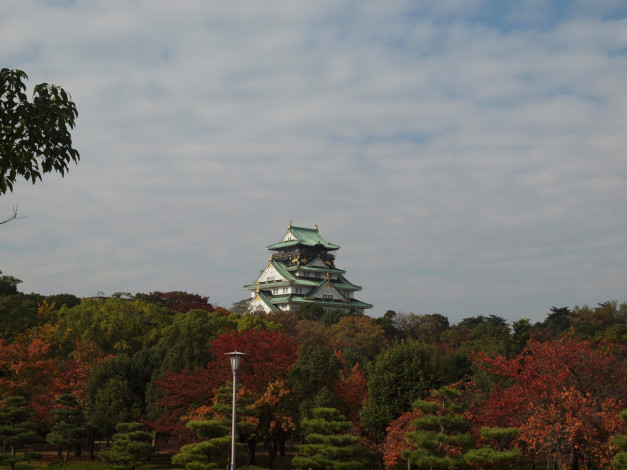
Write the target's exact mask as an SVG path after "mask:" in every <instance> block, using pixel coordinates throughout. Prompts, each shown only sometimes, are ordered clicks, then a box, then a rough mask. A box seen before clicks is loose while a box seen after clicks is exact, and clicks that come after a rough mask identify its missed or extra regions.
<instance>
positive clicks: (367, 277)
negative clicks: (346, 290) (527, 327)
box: [0, 0, 627, 322]
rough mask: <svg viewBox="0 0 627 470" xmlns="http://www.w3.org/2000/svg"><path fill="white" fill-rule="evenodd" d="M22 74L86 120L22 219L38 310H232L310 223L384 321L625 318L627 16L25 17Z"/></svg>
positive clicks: (14, 269) (10, 258) (427, 8)
mask: <svg viewBox="0 0 627 470" xmlns="http://www.w3.org/2000/svg"><path fill="white" fill-rule="evenodd" d="M0 67H7V68H10V69H21V70H24V71H25V72H26V73H27V74H28V77H29V79H28V90H29V94H30V93H31V92H32V87H33V86H34V85H36V84H38V83H42V82H46V83H53V84H56V85H60V86H62V87H63V88H64V89H65V90H66V91H68V92H69V93H70V94H71V96H72V99H73V101H74V102H75V103H76V106H77V108H78V113H79V115H78V119H77V126H76V127H75V129H74V131H73V133H72V135H73V142H74V145H75V147H76V148H77V149H78V151H79V152H80V162H79V164H78V165H74V164H72V166H71V168H70V171H69V173H68V174H66V176H65V177H61V175H59V174H55V173H51V174H47V175H45V176H44V179H43V181H41V182H37V184H35V185H32V184H30V183H28V182H26V181H24V180H19V181H18V182H17V183H16V185H15V187H14V191H13V192H12V193H9V194H6V195H3V196H1V197H0V218H2V219H3V218H5V217H8V216H10V215H11V213H12V208H13V206H15V205H17V206H18V211H19V214H20V215H21V216H23V217H24V218H23V219H19V220H15V221H12V222H10V223H7V224H4V225H1V226H0V270H2V271H3V274H4V275H11V276H15V277H17V278H19V279H21V280H22V281H23V283H22V284H21V285H20V289H21V291H23V292H27V293H29V292H37V293H40V294H44V295H48V294H58V293H71V294H75V295H78V296H81V297H83V296H84V297H87V296H93V295H96V294H97V293H99V292H103V293H105V294H106V295H111V294H114V293H116V292H130V293H137V292H143V293H147V292H153V291H173V290H182V291H186V292H191V293H198V294H201V295H204V296H209V297H210V301H212V302H213V303H214V304H217V305H221V306H223V307H227V308H228V307H230V306H231V305H232V303H233V302H236V301H239V300H241V299H242V298H246V297H247V296H248V295H249V293H248V291H245V290H244V289H243V288H242V286H243V285H244V284H248V283H251V282H253V281H254V280H255V279H256V277H257V276H258V274H259V272H260V270H261V269H263V268H265V266H266V264H267V261H268V257H269V254H270V253H269V252H268V250H267V249H266V246H267V245H270V244H272V243H275V242H278V241H279V240H280V239H281V238H282V237H283V235H284V234H285V232H286V230H287V228H288V224H289V223H290V221H292V223H293V224H294V225H296V226H303V227H313V226H314V224H317V225H318V227H319V230H320V233H321V235H322V236H323V237H324V238H325V239H327V240H328V241H330V242H332V243H336V244H338V245H340V246H341V249H340V250H339V251H338V252H337V257H336V265H337V266H338V267H339V268H342V269H345V270H346V271H347V274H346V277H347V279H348V280H349V281H351V282H353V283H354V284H357V285H360V286H362V287H363V290H362V291H361V292H360V293H359V295H356V297H357V298H358V299H359V300H362V301H365V302H368V303H371V304H373V305H374V307H373V308H372V309H371V310H369V311H367V314H368V315H370V316H375V317H378V316H381V315H382V314H383V313H385V312H386V311H387V310H390V309H391V310H396V311H398V312H405V313H416V314H424V313H441V314H443V315H446V316H447V317H448V318H449V320H450V321H451V322H458V321H460V320H461V319H463V318H466V317H470V316H475V315H499V316H502V317H503V318H506V319H508V320H516V319H520V318H529V319H531V320H533V321H541V320H542V319H544V318H545V316H546V314H547V312H548V311H549V310H550V308H551V307H552V306H557V307H562V306H570V307H573V306H575V305H580V306H581V305H584V304H585V305H590V306H596V305H597V303H599V302H604V301H607V300H617V301H619V302H624V301H626V300H627V294H626V291H625V286H626V283H625V281H626V280H627V155H626V152H625V149H626V148H627V132H626V131H625V129H627V93H626V92H625V90H626V86H627V3H626V2H624V1H622V0H580V1H561V0H554V1H546V0H517V1H506V0H432V1H427V0H408V1H405V0H386V1H369V0H360V1H348V0H334V1H325V0H317V1H315V2H313V1H307V2H306V1H299V0H277V1H275V0H268V1H250V0H237V1H217V0H216V1H200V0H198V1H190V0H178V1H176V2H172V1H163V0H126V1H122V0H89V1H87V0H85V1H80V0H76V1H61V0H47V1H37V0H32V1H24V0H4V1H2V2H0Z"/></svg>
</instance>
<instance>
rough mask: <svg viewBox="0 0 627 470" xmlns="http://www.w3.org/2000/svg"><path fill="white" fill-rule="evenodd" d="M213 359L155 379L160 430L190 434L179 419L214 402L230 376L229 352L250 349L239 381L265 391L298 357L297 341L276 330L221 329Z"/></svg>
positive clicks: (212, 347)
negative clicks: (219, 389)
mask: <svg viewBox="0 0 627 470" xmlns="http://www.w3.org/2000/svg"><path fill="white" fill-rule="evenodd" d="M209 349H210V351H211V356H212V359H211V361H210V362H209V363H207V365H206V366H205V367H203V368H198V369H195V370H181V371H178V372H168V373H166V375H165V376H164V377H163V378H162V379H157V380H155V385H156V387H157V389H158V391H159V393H160V397H159V398H158V400H157V401H156V402H155V407H157V408H159V409H160V410H161V412H160V414H159V416H158V418H157V419H156V420H155V422H154V428H155V429H156V430H158V431H160V432H164V433H168V434H175V435H187V436H189V430H187V428H185V426H184V425H183V424H182V422H181V421H180V418H181V417H182V416H185V415H187V414H188V413H189V411H190V410H191V409H195V408H198V407H200V406H203V405H204V406H211V405H212V400H213V397H214V393H215V391H216V390H217V388H218V387H219V386H221V385H222V384H224V383H225V382H227V381H228V380H231V377H232V371H231V367H230V362H229V360H228V357H227V356H226V353H228V352H231V351H234V350H237V351H243V352H246V353H247V356H246V358H245V360H244V361H242V365H241V367H240V371H239V381H240V383H241V385H242V386H243V387H245V388H246V389H247V390H249V392H250V393H251V394H252V395H254V396H257V397H258V396H261V395H263V394H264V393H265V392H266V391H267V389H268V387H269V385H270V384H271V383H273V382H274V381H275V380H277V379H278V378H280V377H284V376H286V375H287V373H288V371H289V370H290V369H291V367H292V364H293V363H294V361H295V360H296V342H295V340H294V339H292V338H290V337H289V336H287V335H286V334H285V333H283V332H281V331H276V330H266V329H257V330H246V331H239V332H236V331H229V332H225V333H222V334H220V335H218V336H216V337H215V338H213V339H212V340H211V341H210V342H209Z"/></svg>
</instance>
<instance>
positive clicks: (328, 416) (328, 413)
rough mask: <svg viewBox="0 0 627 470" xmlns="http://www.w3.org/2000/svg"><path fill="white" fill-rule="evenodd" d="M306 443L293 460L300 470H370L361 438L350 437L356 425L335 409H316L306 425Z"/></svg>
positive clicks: (304, 427) (304, 423) (305, 421)
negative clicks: (361, 444)
mask: <svg viewBox="0 0 627 470" xmlns="http://www.w3.org/2000/svg"><path fill="white" fill-rule="evenodd" d="M302 427H303V429H304V431H305V441H306V443H305V444H303V445H301V446H300V449H299V454H298V455H297V456H295V457H294V458H293V459H292V465H293V466H294V467H296V468H304V469H314V470H327V469H329V470H330V469H333V470H358V469H362V468H365V467H366V462H365V460H364V458H363V449H362V448H361V447H360V446H359V445H358V443H359V437H358V436H353V435H350V434H348V431H349V430H350V429H351V427H352V424H351V423H350V421H347V420H346V418H345V417H344V416H343V415H342V414H341V413H340V412H339V411H338V410H336V409H335V408H321V407H320V408H314V409H313V410H312V418H308V419H305V420H304V421H303V423H302Z"/></svg>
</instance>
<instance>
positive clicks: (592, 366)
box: [469, 338, 627, 467]
mask: <svg viewBox="0 0 627 470" xmlns="http://www.w3.org/2000/svg"><path fill="white" fill-rule="evenodd" d="M624 354H625V347H620V346H612V347H611V348H610V347H608V346H606V347H595V346H594V345H593V343H591V342H590V341H580V340H573V339H569V338H562V339H559V340H552V341H548V342H543V343H540V342H538V341H535V340H533V339H532V340H530V341H529V347H528V349H525V350H524V351H523V352H521V353H520V354H519V355H518V356H516V357H515V358H513V359H507V358H505V357H503V356H500V355H492V356H488V355H487V354H483V353H479V354H477V355H476V356H475V358H474V362H475V364H476V366H477V367H479V368H481V369H482V370H484V371H486V372H488V373H489V374H491V375H492V376H493V377H495V378H496V379H497V380H496V381H493V382H492V383H493V386H492V387H491V388H490V389H489V390H484V391H479V393H478V397H477V398H475V400H474V402H475V404H474V405H473V407H472V408H471V409H470V410H469V413H470V414H469V416H470V417H471V418H472V421H473V423H474V424H476V425H477V426H478V427H483V426H489V427H518V428H520V433H519V434H518V436H517V437H516V439H515V442H516V444H517V445H518V446H519V447H520V448H521V449H522V450H523V451H524V452H525V453H526V454H527V455H528V456H529V457H530V458H531V459H533V458H534V457H535V456H545V457H546V458H547V459H548V460H549V462H553V463H555V464H557V465H561V464H564V465H570V466H571V467H575V466H577V465H581V464H586V465H599V464H603V465H607V464H609V460H610V458H611V456H610V454H609V448H608V446H607V442H608V440H609V438H610V436H612V435H613V434H615V433H616V430H617V429H618V426H619V422H618V418H617V416H616V412H615V410H616V409H617V408H618V409H620V408H621V407H623V406H624V405H625V404H626V403H627V397H626V396H625V390H627V370H626V364H625V361H624V359H623V358H624Z"/></svg>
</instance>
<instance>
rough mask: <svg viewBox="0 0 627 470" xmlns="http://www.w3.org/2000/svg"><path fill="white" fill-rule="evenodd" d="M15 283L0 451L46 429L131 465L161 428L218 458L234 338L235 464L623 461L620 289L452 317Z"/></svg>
mask: <svg viewBox="0 0 627 470" xmlns="http://www.w3.org/2000/svg"><path fill="white" fill-rule="evenodd" d="M20 283H21V281H20V280H19V279H17V278H15V277H12V276H10V275H6V274H2V273H1V272H0V439H1V440H2V449H1V450H0V464H2V465H6V466H10V467H12V468H14V467H15V465H16V464H18V463H19V462H20V460H25V459H31V458H35V457H36V456H35V453H33V452H31V451H32V450H33V448H32V445H34V444H38V445H39V446H41V445H43V444H42V443H44V442H48V443H49V445H53V446H57V447H58V449H59V453H60V457H59V459H72V458H75V456H80V455H82V456H83V458H89V457H91V458H94V459H103V460H106V461H110V462H116V463H118V464H119V465H121V466H123V467H125V468H134V465H135V463H136V462H137V461H140V460H142V459H144V460H145V459H147V458H149V457H150V455H151V454H152V453H154V451H155V446H158V447H159V449H160V450H159V452H160V453H161V454H169V455H171V456H173V460H174V463H175V464H176V465H179V466H187V468H190V469H191V468H195V469H201V468H213V467H216V468H219V467H221V468H224V465H225V462H227V461H228V457H229V455H230V454H229V452H228V448H229V446H230V422H229V419H230V413H231V404H230V390H231V389H230V387H231V386H232V384H231V380H232V373H231V370H230V363H229V360H228V357H227V356H225V353H227V352H230V351H233V350H237V351H243V352H246V353H247V356H246V359H245V361H243V364H242V367H241V369H240V373H239V385H240V387H239V389H238V405H239V407H240V408H241V409H239V410H238V416H239V423H240V425H239V427H238V445H239V446H240V447H241V450H240V452H241V454H242V462H238V465H243V464H244V463H247V464H250V465H254V464H257V463H258V462H259V461H260V460H262V459H261V456H263V462H264V463H265V464H266V465H267V466H268V467H269V468H273V466H274V465H275V462H276V460H277V458H278V457H280V456H282V455H284V454H285V452H286V450H290V449H291V451H292V452H293V453H294V454H295V456H294V464H293V465H294V467H302V468H345V469H352V468H355V469H356V468H374V467H376V468H383V467H385V468H388V469H390V468H397V467H398V468H406V466H407V461H409V462H410V463H411V465H412V466H413V468H466V467H469V468H509V467H510V466H511V468H535V466H536V465H538V466H539V467H540V466H545V467H547V468H610V466H611V463H610V462H611V461H612V459H616V463H615V465H616V466H615V468H625V467H620V465H621V463H620V462H619V458H623V460H624V453H623V457H620V454H619V457H615V456H616V455H617V453H618V452H619V450H620V449H623V450H625V448H623V447H621V446H624V439H623V440H622V441H621V437H620V436H621V435H623V437H624V435H625V434H627V432H626V429H625V421H623V420H621V417H620V414H621V410H623V409H625V408H627V368H626V364H627V362H626V360H625V359H626V357H625V354H626V352H627V349H626V347H627V304H625V303H622V304H619V303H618V302H616V301H607V302H604V303H601V304H598V305H596V306H593V307H588V306H585V305H584V306H581V307H580V306H574V307H551V308H550V309H549V310H548V313H547V314H546V318H545V319H544V320H543V321H542V322H538V323H535V324H532V323H531V322H530V320H528V319H520V320H517V321H514V322H512V323H510V322H508V321H506V320H505V319H504V318H501V317H499V316H495V315H488V316H484V315H477V316H474V317H470V318H465V319H463V320H462V321H460V322H459V323H457V324H451V323H450V322H449V320H448V319H447V317H445V316H443V315H440V314H414V313H403V312H394V311H391V310H390V311H387V312H385V313H384V314H383V315H381V316H380V317H378V318H373V317H370V316H364V315H351V314H346V313H344V312H341V311H331V312H324V311H323V310H322V309H321V308H320V307H317V306H316V305H313V304H312V305H308V306H307V307H306V308H301V309H300V310H298V311H296V312H275V313H268V314H264V313H258V312H255V313H246V312H241V311H233V310H228V309H225V308H221V307H217V308H215V307H214V306H213V305H212V304H211V303H210V302H209V299H208V298H207V297H203V296H200V295H197V294H188V293H185V292H168V293H164V292H151V293H147V294H139V293H138V294H135V295H131V294H129V293H119V294H116V295H114V296H111V297H107V298H104V297H98V298H83V299H80V298H77V297H75V296H73V295H70V294H59V295H52V296H46V297H44V296H41V295H38V294H34V293H31V294H25V293H22V292H20V290H19V285H20ZM234 310H237V309H234ZM623 415H624V413H623ZM623 419H624V416H623ZM617 436H618V437H617ZM110 440H112V442H113V446H111V448H110V449H109V450H107V451H102V453H99V452H98V451H97V449H96V448H95V447H94V442H110ZM244 454H246V457H244V456H243V455H244ZM244 461H245V462H244ZM364 466H365V467H364Z"/></svg>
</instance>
